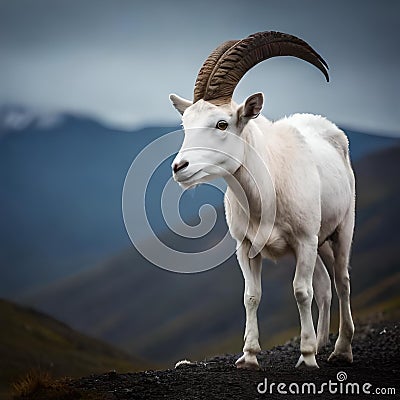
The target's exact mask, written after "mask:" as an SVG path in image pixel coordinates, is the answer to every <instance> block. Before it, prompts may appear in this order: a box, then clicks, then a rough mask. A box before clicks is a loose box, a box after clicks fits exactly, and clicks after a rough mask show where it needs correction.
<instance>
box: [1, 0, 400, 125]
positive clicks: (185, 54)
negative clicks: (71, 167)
mask: <svg viewBox="0 0 400 400" xmlns="http://www.w3.org/2000/svg"><path fill="white" fill-rule="evenodd" d="M382 4H383V5H382ZM399 12H400V4H399V3H398V2H396V1H386V2H385V3H382V2H379V1H363V2H361V1H359V2H354V3H352V7H351V8H350V7H349V5H348V2H346V1H343V0H340V1H335V2H331V3H327V2H315V1H311V0H304V1H302V2H298V1H282V2H279V3H278V2H273V1H264V2H261V1H256V2H252V3H251V4H250V3H249V4H248V3H245V2H242V3H237V4H233V3H232V2H229V1H202V2H201V3H200V2H198V3H189V2H183V1H182V2H181V1H175V2H161V1H158V2H157V1H146V2H143V3H140V5H137V3H136V2H133V1H104V0H102V1H99V0H97V1H94V0H87V1H85V2H79V1H66V0H59V1H54V0H36V1H35V2H23V1H18V0H17V1H15V0H5V1H3V2H1V3H0V49H1V54H2V57H1V59H0V71H1V73H0V87H1V88H2V90H1V92H0V103H3V104H5V103H14V104H15V103H16V104H23V105H26V106H32V107H34V108H35V109H40V110H42V111H43V112H50V113H51V112H59V111H69V112H78V113H80V114H82V113H84V114H88V115H91V116H93V117H96V118H99V119H102V120H104V121H107V122H108V123H109V124H113V125H117V126H122V127H132V126H137V125H143V124H148V123H176V122H177V121H178V117H177V114H175V112H174V110H173V109H172V108H171V106H170V105H169V101H168V94H169V93H170V92H177V93H179V94H181V95H183V96H186V97H191V96H192V91H193V84H194V80H195V77H196V73H197V71H198V69H199V68H200V66H201V64H202V62H203V61H204V59H205V57H206V56H207V55H208V54H209V52H210V51H211V50H212V49H213V48H215V47H216V46H217V45H218V44H219V43H220V42H222V41H224V40H226V39H231V38H241V37H245V36H247V35H248V34H250V33H253V32H256V31H261V30H281V31H285V32H288V33H292V34H295V35H298V36H300V37H302V38H304V39H305V40H306V41H308V42H310V43H311V44H312V45H313V46H314V47H315V48H316V49H317V51H319V52H320V53H321V54H322V55H323V56H324V58H326V59H327V61H328V63H329V65H330V67H331V78H332V79H331V83H330V84H329V85H327V84H326V83H324V81H323V79H322V76H319V75H318V74H319V72H318V71H317V70H314V69H313V67H311V66H309V65H306V64H305V63H304V62H301V61H297V60H294V59H289V58H287V59H286V58H285V59H281V60H270V61H267V62H266V63H263V64H261V65H259V66H257V67H256V68H255V69H254V70H252V71H251V73H249V74H248V75H246V77H245V79H244V80H243V82H241V84H240V86H239V87H238V90H237V92H236V99H237V100H239V101H242V100H244V98H245V97H246V96H248V95H249V94H251V93H252V92H254V91H260V90H262V91H264V92H265V93H266V97H267V106H266V109H265V112H266V114H267V115H268V116H269V117H271V118H278V117H279V116H282V115H284V114H290V113H293V112H296V111H307V112H315V113H320V114H324V115H327V116H328V117H329V118H331V119H333V120H334V121H335V122H337V123H339V124H346V125H350V126H354V127H357V128H360V129H367V130H377V129H379V130H383V131H393V132H396V131H397V132H398V126H400V120H399V118H400V117H399V113H398V111H397V108H398V104H400V101H399V94H398V93H400V84H399V80H398V78H397V72H398V70H399V68H400V60H399V57H400V56H399V54H398V52H395V51H393V49H395V48H397V43H396V38H397V37H399V29H400V28H399V27H398V24H397V20H396V18H397V16H398V14H399ZM396 105H397V106H396Z"/></svg>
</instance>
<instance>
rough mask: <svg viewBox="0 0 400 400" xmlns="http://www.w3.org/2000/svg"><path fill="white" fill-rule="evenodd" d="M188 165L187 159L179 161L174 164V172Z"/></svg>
mask: <svg viewBox="0 0 400 400" xmlns="http://www.w3.org/2000/svg"><path fill="white" fill-rule="evenodd" d="M188 165H189V163H188V162H187V161H181V162H180V163H179V164H176V163H175V164H174V168H173V169H174V173H175V174H176V173H177V172H178V171H180V170H181V169H185V168H186V167H187V166H188Z"/></svg>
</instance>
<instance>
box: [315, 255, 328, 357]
mask: <svg viewBox="0 0 400 400" xmlns="http://www.w3.org/2000/svg"><path fill="white" fill-rule="evenodd" d="M313 290H314V298H315V301H316V303H317V306H318V325H317V350H318V351H320V350H322V349H323V348H324V347H325V346H326V345H327V344H328V343H329V325H330V309H331V300H332V289H331V279H330V277H329V274H328V271H327V270H326V268H325V265H324V263H323V262H322V259H321V258H320V256H319V255H318V256H317V261H316V263H315V270H314V276H313Z"/></svg>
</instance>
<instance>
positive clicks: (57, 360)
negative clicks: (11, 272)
mask: <svg viewBox="0 0 400 400" xmlns="http://www.w3.org/2000/svg"><path fill="white" fill-rule="evenodd" d="M0 322H1V330H0V398H1V396H2V395H4V396H5V394H6V393H7V391H8V390H9V389H10V384H11V382H15V381H16V380H17V379H19V378H21V377H22V376H24V375H25V374H26V373H27V372H28V371H29V370H31V369H38V368H40V369H42V370H43V371H49V372H50V373H51V374H52V375H53V376H54V377H63V376H71V377H78V376H81V375H84V374H85V375H88V374H92V373H99V372H105V371H110V370H118V371H121V372H127V371H138V370H141V369H143V368H146V367H148V364H143V363H142V362H141V361H139V360H137V359H135V358H133V357H131V356H128V355H127V354H126V353H123V352H122V351H121V350H117V349H116V348H114V347H112V346H110V345H109V344H106V343H104V342H102V341H99V340H96V339H93V338H90V337H88V336H85V335H82V334H80V333H78V332H76V331H74V330H72V329H71V328H69V327H68V326H67V325H65V324H63V323H61V322H59V321H56V320H55V319H53V318H51V317H49V316H47V315H45V314H42V313H40V312H37V311H34V310H32V309H30V308H25V307H21V306H18V305H16V304H13V303H10V302H8V301H5V300H0Z"/></svg>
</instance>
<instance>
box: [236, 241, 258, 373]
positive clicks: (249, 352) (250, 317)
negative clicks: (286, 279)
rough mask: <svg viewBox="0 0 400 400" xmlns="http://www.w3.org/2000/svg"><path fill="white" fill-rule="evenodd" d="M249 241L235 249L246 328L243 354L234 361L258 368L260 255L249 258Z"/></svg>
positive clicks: (251, 367) (238, 365) (240, 364)
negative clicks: (242, 281)
mask: <svg viewBox="0 0 400 400" xmlns="http://www.w3.org/2000/svg"><path fill="white" fill-rule="evenodd" d="M250 247H251V245H250V242H248V241H247V240H245V241H243V242H242V243H241V244H240V245H239V247H238V249H237V252H236V254H237V258H238V261H239V265H240V268H241V270H242V273H243V278H244V296H243V298H244V307H245V309H246V328H245V334H244V346H243V356H242V357H240V358H239V359H238V360H237V361H236V366H237V367H238V368H246V369H259V368H260V367H259V365H258V361H257V354H258V353H259V352H260V351H261V347H260V344H259V342H258V337H259V335H258V322H257V309H258V305H259V304H260V300H261V267H262V260H261V256H260V255H257V256H256V257H254V258H252V259H250V258H249V255H248V254H249V251H250Z"/></svg>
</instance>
